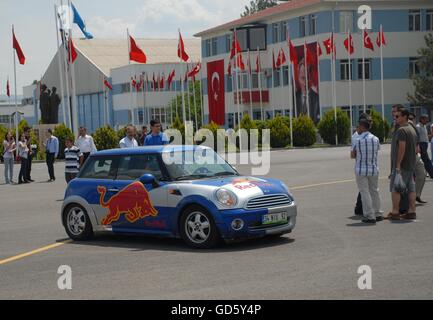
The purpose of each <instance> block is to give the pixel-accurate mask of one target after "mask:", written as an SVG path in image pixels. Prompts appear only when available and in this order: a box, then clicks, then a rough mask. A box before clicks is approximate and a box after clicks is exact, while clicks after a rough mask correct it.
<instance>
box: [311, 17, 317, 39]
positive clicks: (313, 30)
mask: <svg viewBox="0 0 433 320" xmlns="http://www.w3.org/2000/svg"><path fill="white" fill-rule="evenodd" d="M316 34H317V16H316V15H315V14H312V15H311V16H310V36H313V35H316Z"/></svg>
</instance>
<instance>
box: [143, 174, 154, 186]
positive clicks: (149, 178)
mask: <svg viewBox="0 0 433 320" xmlns="http://www.w3.org/2000/svg"><path fill="white" fill-rule="evenodd" d="M140 182H141V183H142V184H144V185H146V184H155V183H156V179H155V176H154V175H153V174H148V173H146V174H144V175H142V176H141V178H140Z"/></svg>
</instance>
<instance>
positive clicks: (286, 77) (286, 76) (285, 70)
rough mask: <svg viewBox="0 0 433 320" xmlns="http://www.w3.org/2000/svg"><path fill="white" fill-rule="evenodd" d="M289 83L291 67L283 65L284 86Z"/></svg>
mask: <svg viewBox="0 0 433 320" xmlns="http://www.w3.org/2000/svg"><path fill="white" fill-rule="evenodd" d="M288 85H289V67H288V66H284V67H283V86H288Z"/></svg>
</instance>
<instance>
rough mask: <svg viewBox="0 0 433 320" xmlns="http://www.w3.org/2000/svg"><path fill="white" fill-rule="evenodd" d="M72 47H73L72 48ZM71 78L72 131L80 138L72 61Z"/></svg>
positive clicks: (70, 36)
mask: <svg viewBox="0 0 433 320" xmlns="http://www.w3.org/2000/svg"><path fill="white" fill-rule="evenodd" d="M68 4H69V8H72V4H71V0H69V1H68ZM70 11H71V10H69V21H71V16H70V15H71V12H70ZM69 38H70V39H71V42H72V25H71V29H69ZM71 47H72V46H71ZM71 51H72V50H69V54H70V55H71V56H72V52H71ZM71 62H72V63H71V77H72V131H73V132H74V135H75V136H78V115H77V92H76V82H75V63H74V62H73V61H72V59H71Z"/></svg>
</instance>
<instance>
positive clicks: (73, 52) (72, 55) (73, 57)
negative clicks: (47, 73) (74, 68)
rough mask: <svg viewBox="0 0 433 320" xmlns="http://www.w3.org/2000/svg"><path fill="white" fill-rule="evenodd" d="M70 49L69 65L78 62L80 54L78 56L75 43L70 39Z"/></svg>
mask: <svg viewBox="0 0 433 320" xmlns="http://www.w3.org/2000/svg"><path fill="white" fill-rule="evenodd" d="M68 49H69V53H68V61H69V63H74V62H75V60H77V57H78V54H77V51H76V50H75V47H74V43H73V42H72V39H69V41H68Z"/></svg>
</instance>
